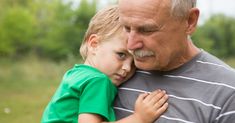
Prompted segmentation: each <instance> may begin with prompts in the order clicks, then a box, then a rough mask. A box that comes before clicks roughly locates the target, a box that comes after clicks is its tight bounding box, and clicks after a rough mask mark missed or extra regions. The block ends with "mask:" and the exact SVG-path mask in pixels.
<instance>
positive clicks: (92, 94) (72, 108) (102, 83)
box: [41, 65, 117, 123]
mask: <svg viewBox="0 0 235 123" xmlns="http://www.w3.org/2000/svg"><path fill="white" fill-rule="evenodd" d="M116 93H117V88H116V86H115V85H114V84H113V83H112V82H111V81H110V79H109V78H108V76H106V75H105V74H103V73H101V72H100V71H99V70H97V69H95V68H93V67H91V66H87V65H75V66H74V68H72V69H71V70H69V71H67V72H66V74H65V75H64V77H63V80H62V82H61V84H60V86H59V88H58V89H57V91H56V93H55V94H54V96H53V97H52V99H51V101H50V102H49V104H48V105H47V107H46V109H45V111H44V114H43V117H42V121H41V122H42V123H77V122H78V115H79V114H81V113H95V114H99V115H101V116H102V117H104V119H106V121H115V114H114V110H113V108H112V107H113V100H114V98H115V95H116Z"/></svg>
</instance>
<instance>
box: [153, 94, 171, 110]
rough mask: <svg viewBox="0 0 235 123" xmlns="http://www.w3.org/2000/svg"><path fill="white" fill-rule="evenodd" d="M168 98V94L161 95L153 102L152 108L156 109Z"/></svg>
mask: <svg viewBox="0 0 235 123" xmlns="http://www.w3.org/2000/svg"><path fill="white" fill-rule="evenodd" d="M167 100H168V95H167V94H165V95H164V96H162V98H161V99H160V100H158V101H156V102H155V104H154V108H156V109H158V108H160V107H162V106H163V105H164V104H165V103H166V102H167Z"/></svg>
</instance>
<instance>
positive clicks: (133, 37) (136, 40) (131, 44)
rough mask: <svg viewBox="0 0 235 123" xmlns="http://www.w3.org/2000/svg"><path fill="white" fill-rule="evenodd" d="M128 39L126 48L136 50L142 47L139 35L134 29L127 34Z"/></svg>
mask: <svg viewBox="0 0 235 123" xmlns="http://www.w3.org/2000/svg"><path fill="white" fill-rule="evenodd" d="M127 36H128V40H127V49H128V50H136V49H140V48H141V47H143V43H142V40H141V36H140V35H139V34H138V33H136V32H135V31H130V32H129V33H128V34H127Z"/></svg>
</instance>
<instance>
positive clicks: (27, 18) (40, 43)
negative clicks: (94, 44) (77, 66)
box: [0, 0, 96, 60]
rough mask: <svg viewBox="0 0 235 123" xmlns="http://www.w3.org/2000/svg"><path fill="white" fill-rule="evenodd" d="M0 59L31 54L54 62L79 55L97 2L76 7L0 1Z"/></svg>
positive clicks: (38, 0) (53, 1) (50, 0)
mask: <svg viewBox="0 0 235 123" xmlns="http://www.w3.org/2000/svg"><path fill="white" fill-rule="evenodd" d="M0 7H3V8H1V9H0V10H4V11H1V13H0V28H1V30H0V57H10V58H15V57H22V56H25V55H27V54H28V53H34V54H35V55H37V56H40V57H46V58H51V59H54V60H60V59H66V57H68V56H69V55H75V56H76V55H78V54H79V46H80V44H81V41H82V39H83V35H84V33H85V31H86V28H87V26H88V23H89V20H90V18H91V17H92V16H93V15H94V13H95V12H96V0H93V1H87V0H81V2H80V5H79V6H78V7H76V8H73V9H72V7H71V2H70V3H69V2H67V3H65V2H63V0H1V1H0Z"/></svg>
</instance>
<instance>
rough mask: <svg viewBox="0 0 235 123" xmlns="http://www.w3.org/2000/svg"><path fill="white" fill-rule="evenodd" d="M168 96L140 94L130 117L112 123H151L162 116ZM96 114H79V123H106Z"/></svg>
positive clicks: (159, 92)
mask: <svg viewBox="0 0 235 123" xmlns="http://www.w3.org/2000/svg"><path fill="white" fill-rule="evenodd" d="M167 99H168V96H167V95H166V92H165V91H160V90H157V91H154V92H152V93H150V94H148V93H144V94H140V95H139V97H138V99H137V100H136V104H135V111H134V113H133V114H132V115H130V116H128V117H126V118H123V119H121V120H118V121H115V122H113V123H152V122H154V121H155V120H156V119H157V118H159V117H160V116H161V114H163V113H164V112H165V111H166V109H167V107H168V103H166V101H167ZM103 121H104V120H103V118H102V117H101V116H99V115H98V114H89V113H87V114H80V115H79V118H78V122H79V123H107V122H103Z"/></svg>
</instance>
